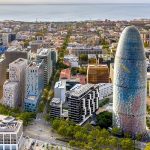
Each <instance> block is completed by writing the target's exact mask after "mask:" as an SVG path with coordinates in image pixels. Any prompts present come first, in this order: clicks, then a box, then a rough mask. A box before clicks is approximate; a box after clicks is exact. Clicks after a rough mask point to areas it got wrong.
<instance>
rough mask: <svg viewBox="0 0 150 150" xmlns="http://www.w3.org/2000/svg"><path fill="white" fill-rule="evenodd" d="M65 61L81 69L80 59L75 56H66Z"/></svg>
mask: <svg viewBox="0 0 150 150" xmlns="http://www.w3.org/2000/svg"><path fill="white" fill-rule="evenodd" d="M64 61H68V62H69V63H70V64H71V67H79V58H78V57H77V56H75V55H65V56H64Z"/></svg>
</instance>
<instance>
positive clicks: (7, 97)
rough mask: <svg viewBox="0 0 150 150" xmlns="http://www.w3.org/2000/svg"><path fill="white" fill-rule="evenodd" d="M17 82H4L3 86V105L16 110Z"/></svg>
mask: <svg viewBox="0 0 150 150" xmlns="http://www.w3.org/2000/svg"><path fill="white" fill-rule="evenodd" d="M18 91H19V84H18V82H10V81H6V82H5V83H4V85H3V104H4V105H6V106H9V107H11V108H16V106H17V105H18V98H19V95H18Z"/></svg>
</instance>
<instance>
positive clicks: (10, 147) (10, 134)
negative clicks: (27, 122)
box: [0, 115, 23, 150]
mask: <svg viewBox="0 0 150 150" xmlns="http://www.w3.org/2000/svg"><path fill="white" fill-rule="evenodd" d="M0 120H1V122H0V150H20V149H21V143H22V137H23V122H22V121H20V120H16V119H15V118H13V117H8V116H3V115H0Z"/></svg>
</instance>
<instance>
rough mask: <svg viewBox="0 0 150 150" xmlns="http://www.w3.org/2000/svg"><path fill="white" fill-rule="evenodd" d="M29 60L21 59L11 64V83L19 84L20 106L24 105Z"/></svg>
mask: <svg viewBox="0 0 150 150" xmlns="http://www.w3.org/2000/svg"><path fill="white" fill-rule="evenodd" d="M26 66H27V60H26V59H23V58H19V59H17V60H15V61H13V62H12V63H10V64H9V81H11V82H19V91H18V94H19V97H18V100H19V101H18V105H22V103H23V100H24V93H25V69H26Z"/></svg>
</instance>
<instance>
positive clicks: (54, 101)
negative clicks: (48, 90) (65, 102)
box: [50, 98, 61, 106]
mask: <svg viewBox="0 0 150 150" xmlns="http://www.w3.org/2000/svg"><path fill="white" fill-rule="evenodd" d="M50 105H51V106H60V105H61V100H60V98H53V99H52V100H51V102H50Z"/></svg>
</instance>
